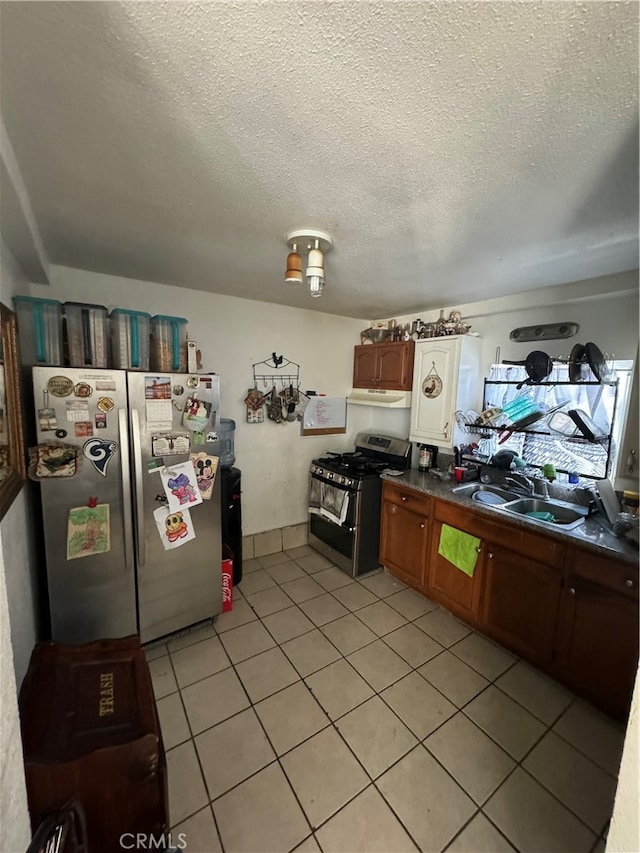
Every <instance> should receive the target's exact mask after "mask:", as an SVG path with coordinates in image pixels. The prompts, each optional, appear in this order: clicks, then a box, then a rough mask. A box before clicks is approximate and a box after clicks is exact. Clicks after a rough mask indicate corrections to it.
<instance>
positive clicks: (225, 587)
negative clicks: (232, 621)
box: [222, 545, 233, 613]
mask: <svg viewBox="0 0 640 853" xmlns="http://www.w3.org/2000/svg"><path fill="white" fill-rule="evenodd" d="M222 556H223V560H222V612H223V613H228V612H229V610H232V609H233V555H232V553H231V551H230V550H229V548H228V547H227V546H226V545H225V546H224V547H223V551H222Z"/></svg>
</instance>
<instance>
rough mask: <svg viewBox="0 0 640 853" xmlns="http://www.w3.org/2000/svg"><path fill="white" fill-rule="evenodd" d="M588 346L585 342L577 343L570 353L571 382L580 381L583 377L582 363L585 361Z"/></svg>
mask: <svg viewBox="0 0 640 853" xmlns="http://www.w3.org/2000/svg"><path fill="white" fill-rule="evenodd" d="M585 354H586V348H585V347H584V345H583V344H576V345H575V346H574V347H573V349H572V350H571V353H570V354H569V382H580V380H581V379H582V365H583V364H584V363H585Z"/></svg>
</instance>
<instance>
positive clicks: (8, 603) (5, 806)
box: [0, 245, 36, 853]
mask: <svg viewBox="0 0 640 853" xmlns="http://www.w3.org/2000/svg"><path fill="white" fill-rule="evenodd" d="M24 286H25V281H24V278H23V276H22V274H21V271H20V270H19V268H18V267H17V265H16V264H15V261H14V260H13V258H12V257H11V255H10V254H9V252H8V251H7V249H6V247H5V246H4V245H0V299H1V301H2V302H4V303H5V304H6V305H8V306H9V307H11V297H12V296H13V293H14V292H17V289H21V288H22V287H24ZM27 500H28V499H27V495H26V491H25V490H24V489H23V490H22V492H20V494H19V495H18V497H17V498H16V500H15V501H14V503H13V505H12V507H11V509H10V510H9V512H8V513H7V514H6V515H5V517H4V519H3V520H2V523H1V524H0V780H2V785H1V789H0V818H1V819H0V850H2V851H7V853H20V851H23V850H25V849H26V848H27V846H28V844H29V840H30V838H31V831H30V826H29V815H28V810H27V798H26V789H25V783H24V769H23V757H22V741H21V738H20V721H19V717H18V703H17V684H20V682H21V681H22V677H23V675H24V673H25V671H26V668H27V664H28V662H29V656H30V655H31V650H32V648H33V646H34V644H35V641H36V619H35V605H34V592H33V590H34V582H33V577H34V571H35V565H34V563H33V561H32V559H31V550H30V545H29V543H30V542H31V540H32V533H31V530H30V528H29V525H28V520H27V519H28V509H27V506H28V504H27Z"/></svg>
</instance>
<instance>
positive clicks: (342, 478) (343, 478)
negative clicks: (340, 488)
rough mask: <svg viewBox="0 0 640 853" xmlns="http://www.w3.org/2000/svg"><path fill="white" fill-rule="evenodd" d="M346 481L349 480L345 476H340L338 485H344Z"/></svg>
mask: <svg viewBox="0 0 640 853" xmlns="http://www.w3.org/2000/svg"><path fill="white" fill-rule="evenodd" d="M348 482H349V481H348V480H347V478H346V477H340V485H344V484H345V483H348Z"/></svg>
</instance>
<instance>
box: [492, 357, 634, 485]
mask: <svg viewBox="0 0 640 853" xmlns="http://www.w3.org/2000/svg"><path fill="white" fill-rule="evenodd" d="M608 367H609V374H610V375H609V380H608V381H607V382H602V383H598V382H596V381H595V380H594V381H593V382H570V380H569V373H568V366H567V365H566V364H558V363H554V367H553V371H552V373H551V375H550V376H549V377H548V378H547V379H546V380H545V381H544V382H541V383H540V384H537V385H523V386H522V387H521V388H518V385H519V383H522V382H524V381H525V380H526V379H527V372H526V370H525V368H524V367H520V366H513V365H506V364H494V365H492V366H491V370H490V372H489V376H488V377H487V378H486V379H485V385H484V400H483V404H484V406H483V407H484V409H490V408H492V407H494V406H495V407H499V408H500V409H502V408H504V407H505V406H506V405H507V404H508V403H510V402H512V401H514V400H515V399H517V398H519V397H521V396H523V395H528V396H529V397H530V398H531V399H532V400H533V401H534V402H535V403H538V404H539V405H540V406H541V408H543V409H544V410H546V411H551V410H554V409H555V410H557V411H558V412H563V413H567V412H568V411H576V410H577V412H578V413H582V415H586V417H587V419H588V420H590V421H592V422H593V423H594V424H595V425H596V426H597V427H598V428H599V431H600V433H601V436H602V437H601V438H599V439H597V440H595V441H591V440H589V439H588V438H586V437H585V436H584V435H583V434H581V432H580V430H579V429H578V427H577V426H576V427H575V429H574V428H573V423H572V421H571V420H570V419H569V418H564V419H563V422H562V425H561V429H560V430H559V429H558V428H557V424H558V421H557V419H556V420H553V419H552V418H551V417H547V418H544V419H542V420H540V421H539V422H538V423H534V424H532V425H531V426H530V428H529V429H526V430H523V431H521V432H513V433H512V434H511V435H509V436H508V438H507V439H506V440H504V441H501V438H504V433H501V432H499V431H491V432H489V431H487V432H485V433H483V434H482V438H481V439H480V452H481V453H483V454H486V455H490V454H492V453H495V452H496V451H497V450H501V449H509V450H514V451H515V452H516V453H518V455H519V456H521V457H522V458H523V459H524V460H525V461H526V462H527V463H528V464H529V465H531V466H532V467H538V468H542V466H543V465H545V464H546V463H549V462H551V463H553V464H554V465H555V467H556V470H557V471H558V472H560V473H565V474H566V473H568V472H572V471H576V472H577V473H578V474H579V475H580V476H581V477H585V478H593V479H600V478H603V477H607V476H609V475H610V474H611V473H612V472H613V471H615V465H616V457H617V453H618V449H619V448H620V446H621V444H622V436H623V431H624V422H625V418H626V413H627V408H628V403H629V397H630V393H631V380H632V374H633V362H632V361H630V360H617V361H610V362H608ZM550 423H551V424H552V426H551V427H550ZM562 426H563V427H564V428H562Z"/></svg>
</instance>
